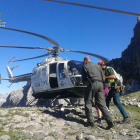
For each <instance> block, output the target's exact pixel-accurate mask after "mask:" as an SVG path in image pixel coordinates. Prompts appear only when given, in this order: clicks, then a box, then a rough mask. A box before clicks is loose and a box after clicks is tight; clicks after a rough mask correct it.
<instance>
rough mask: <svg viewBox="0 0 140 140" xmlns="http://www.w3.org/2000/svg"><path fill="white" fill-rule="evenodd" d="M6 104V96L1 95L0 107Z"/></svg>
mask: <svg viewBox="0 0 140 140" xmlns="http://www.w3.org/2000/svg"><path fill="white" fill-rule="evenodd" d="M4 102H6V95H4V94H0V106H1V105H2V104H3V103H4Z"/></svg>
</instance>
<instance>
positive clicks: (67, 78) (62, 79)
mask: <svg viewBox="0 0 140 140" xmlns="http://www.w3.org/2000/svg"><path fill="white" fill-rule="evenodd" d="M44 1H50V2H59V3H65V4H71V5H77V6H84V7H90V8H97V9H102V10H109V11H113V12H119V13H124V14H130V15H135V16H140V14H135V13H129V12H124V11H118V10H112V9H106V8H100V7H94V6H88V5H81V4H74V3H66V2H61V1H51V0H44ZM0 29H6V30H12V31H17V32H22V33H27V34H30V35H34V36H38V37H41V38H43V39H45V40H47V41H49V42H50V43H52V44H54V45H55V46H54V47H53V48H50V47H49V48H41V47H22V46H0V47H5V48H19V49H44V50H47V51H48V53H47V54H44V55H41V56H37V57H32V58H27V59H21V60H14V59H15V57H14V58H13V59H11V60H10V61H9V64H10V63H11V62H18V61H25V60H31V59H36V58H40V57H46V56H50V55H51V57H47V58H46V60H45V61H43V62H41V63H38V64H37V67H35V68H34V69H33V71H32V73H28V74H23V75H19V76H14V75H13V73H12V70H13V69H14V68H16V67H13V68H10V67H9V65H8V66H7V67H6V68H7V71H8V75H9V78H1V77H0V79H1V80H9V82H11V83H17V82H23V81H29V82H31V87H32V89H33V96H34V97H35V98H36V99H64V98H83V97H84V93H85V90H86V87H87V86H86V85H84V84H83V83H82V79H81V70H82V66H83V63H82V62H80V61H76V60H63V59H62V58H60V57H59V53H60V52H66V51H67V52H75V53H82V54H86V55H90V56H93V57H97V58H99V59H100V60H103V61H104V62H108V59H107V58H105V57H102V56H99V55H96V54H92V53H88V52H82V51H74V50H65V49H64V48H60V47H59V43H57V42H56V41H55V40H53V39H51V38H48V37H46V36H43V35H40V34H36V33H32V32H28V31H23V30H18V29H13V28H7V27H0Z"/></svg>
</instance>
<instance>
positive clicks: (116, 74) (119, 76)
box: [112, 68, 123, 86]
mask: <svg viewBox="0 0 140 140" xmlns="http://www.w3.org/2000/svg"><path fill="white" fill-rule="evenodd" d="M112 70H113V72H114V74H115V77H116V79H117V80H118V82H120V86H122V85H123V77H122V76H121V75H120V74H119V73H117V72H116V71H115V70H114V69H113V68H112Z"/></svg>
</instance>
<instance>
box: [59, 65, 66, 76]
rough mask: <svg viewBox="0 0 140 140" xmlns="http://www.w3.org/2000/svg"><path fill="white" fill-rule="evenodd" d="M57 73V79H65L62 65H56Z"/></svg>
mask: <svg viewBox="0 0 140 140" xmlns="http://www.w3.org/2000/svg"><path fill="white" fill-rule="evenodd" d="M58 73H59V79H64V78H66V76H65V71H64V63H60V64H58Z"/></svg>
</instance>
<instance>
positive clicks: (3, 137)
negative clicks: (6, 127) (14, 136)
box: [0, 135, 10, 140]
mask: <svg viewBox="0 0 140 140" xmlns="http://www.w3.org/2000/svg"><path fill="white" fill-rule="evenodd" d="M0 140H10V136H8V135H3V136H1V137H0Z"/></svg>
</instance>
